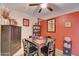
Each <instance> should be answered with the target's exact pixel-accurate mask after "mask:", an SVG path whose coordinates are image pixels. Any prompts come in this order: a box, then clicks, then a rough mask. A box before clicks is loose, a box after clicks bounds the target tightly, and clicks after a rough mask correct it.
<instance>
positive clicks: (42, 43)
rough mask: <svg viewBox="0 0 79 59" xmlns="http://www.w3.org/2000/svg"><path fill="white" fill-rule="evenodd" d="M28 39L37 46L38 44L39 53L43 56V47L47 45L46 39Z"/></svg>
mask: <svg viewBox="0 0 79 59" xmlns="http://www.w3.org/2000/svg"><path fill="white" fill-rule="evenodd" d="M27 40H28V41H30V42H32V43H34V44H35V45H36V46H37V49H38V55H39V56H41V55H42V54H41V47H43V46H45V42H46V41H45V39H44V38H43V39H34V40H33V39H32V38H28V39H27Z"/></svg>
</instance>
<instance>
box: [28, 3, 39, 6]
mask: <svg viewBox="0 0 79 59" xmlns="http://www.w3.org/2000/svg"><path fill="white" fill-rule="evenodd" d="M38 5H40V4H39V3H37V4H29V6H38Z"/></svg>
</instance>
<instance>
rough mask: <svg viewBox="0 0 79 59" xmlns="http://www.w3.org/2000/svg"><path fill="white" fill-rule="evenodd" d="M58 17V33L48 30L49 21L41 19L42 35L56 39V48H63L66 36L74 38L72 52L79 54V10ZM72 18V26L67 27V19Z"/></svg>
mask: <svg viewBox="0 0 79 59" xmlns="http://www.w3.org/2000/svg"><path fill="white" fill-rule="evenodd" d="M55 18H56V33H52V32H51V33H50V32H47V21H46V20H43V21H40V25H41V35H42V36H46V35H49V36H51V37H53V38H55V39H56V48H58V49H60V50H63V40H64V37H65V36H70V37H71V38H72V54H73V55H79V12H74V13H70V14H65V15H62V16H57V17H55ZM67 20H70V21H71V23H72V27H71V28H65V26H64V24H65V21H67Z"/></svg>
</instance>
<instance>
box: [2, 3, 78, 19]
mask: <svg viewBox="0 0 79 59" xmlns="http://www.w3.org/2000/svg"><path fill="white" fill-rule="evenodd" d="M3 5H5V6H6V7H8V8H10V9H12V10H16V11H19V12H23V13H26V14H28V15H30V16H32V17H36V18H50V17H51V18H53V17H55V16H59V15H63V14H65V13H68V12H75V11H79V3H50V4H49V6H50V7H52V8H53V12H50V11H48V10H47V9H43V10H42V12H41V13H38V10H39V8H38V7H35V6H31V7H30V6H29V4H27V3H5V4H3Z"/></svg>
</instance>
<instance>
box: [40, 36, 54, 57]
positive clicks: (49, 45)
mask: <svg viewBox="0 0 79 59" xmlns="http://www.w3.org/2000/svg"><path fill="white" fill-rule="evenodd" d="M41 52H42V54H43V55H45V56H48V55H52V56H55V40H54V39H52V38H51V37H50V36H47V37H46V46H43V47H42V48H41Z"/></svg>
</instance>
